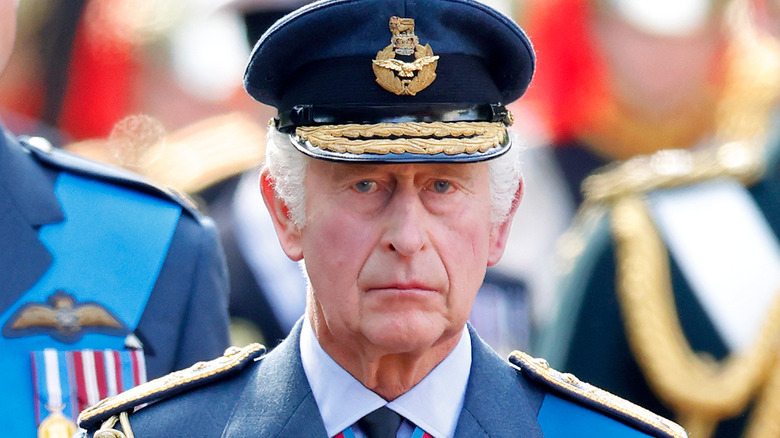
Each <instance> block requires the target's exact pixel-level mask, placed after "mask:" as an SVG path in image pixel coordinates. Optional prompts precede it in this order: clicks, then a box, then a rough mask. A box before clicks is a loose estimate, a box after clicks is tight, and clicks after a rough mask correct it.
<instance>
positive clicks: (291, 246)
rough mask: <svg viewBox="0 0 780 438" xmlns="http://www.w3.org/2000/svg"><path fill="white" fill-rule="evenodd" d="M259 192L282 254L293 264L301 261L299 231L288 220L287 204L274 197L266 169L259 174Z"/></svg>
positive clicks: (271, 180) (272, 185) (272, 184)
mask: <svg viewBox="0 0 780 438" xmlns="http://www.w3.org/2000/svg"><path fill="white" fill-rule="evenodd" d="M260 191H261V192H262V193H263V201H265V206H266V207H267V208H268V212H269V213H270V214H271V221H272V222H273V224H274V229H275V230H276V236H277V237H278V238H279V243H280V244H281V245H282V249H283V250H284V253H285V254H287V257H289V258H290V259H291V260H292V261H294V262H297V261H299V260H301V259H302V258H303V249H302V246H301V230H300V229H299V228H298V227H297V226H296V225H295V223H294V222H293V221H292V219H290V214H289V209H288V208H287V204H285V203H284V201H282V199H281V198H280V197H279V196H277V195H276V190H274V181H273V179H271V175H270V174H269V173H268V169H263V171H262V173H261V174H260Z"/></svg>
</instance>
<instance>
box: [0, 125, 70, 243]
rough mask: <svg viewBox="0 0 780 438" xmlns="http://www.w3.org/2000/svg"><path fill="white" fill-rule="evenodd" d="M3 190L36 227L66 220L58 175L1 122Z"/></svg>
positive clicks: (0, 153)
mask: <svg viewBox="0 0 780 438" xmlns="http://www.w3.org/2000/svg"><path fill="white" fill-rule="evenodd" d="M0 190H2V191H3V192H4V193H5V194H7V195H8V196H9V198H10V199H11V201H12V202H13V203H14V204H15V206H16V209H17V210H18V211H19V213H21V214H22V216H23V217H24V218H25V219H26V220H27V222H29V224H30V225H31V226H33V227H39V226H41V225H46V224H50V223H56V222H61V221H63V220H65V217H64V216H63V214H62V209H61V208H60V204H59V201H58V200H57V197H56V196H55V195H54V177H53V173H52V172H47V171H46V170H44V168H42V167H41V166H40V165H39V164H38V163H37V162H36V160H35V158H34V157H33V155H32V154H31V153H29V152H28V151H27V150H25V149H24V147H22V146H21V145H20V144H19V142H18V141H16V139H15V138H14V137H13V136H12V135H11V133H10V132H8V131H7V130H5V129H4V128H3V127H2V125H0Z"/></svg>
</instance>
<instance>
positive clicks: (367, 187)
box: [355, 180, 376, 193]
mask: <svg viewBox="0 0 780 438" xmlns="http://www.w3.org/2000/svg"><path fill="white" fill-rule="evenodd" d="M375 187H376V182H374V181H371V180H363V181H359V182H358V183H357V184H355V190H357V191H358V192H360V193H369V192H371V191H373V190H374V188H375Z"/></svg>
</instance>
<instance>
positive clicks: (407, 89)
mask: <svg viewBox="0 0 780 438" xmlns="http://www.w3.org/2000/svg"><path fill="white" fill-rule="evenodd" d="M390 32H391V33H392V34H393V36H392V38H391V39H390V41H391V43H390V45H388V46H387V47H385V48H384V49H382V50H380V51H379V53H377V54H376V59H374V60H373V63H372V64H373V65H372V68H373V69H374V75H375V76H376V81H377V83H378V84H379V85H381V86H382V88H384V89H385V90H387V91H390V92H391V93H394V94H397V95H399V96H401V95H407V96H414V95H415V94H417V93H419V92H420V91H422V90H424V89H425V88H427V87H428V86H429V85H431V84H432V83H433V81H434V80H435V79H436V66H437V64H438V61H439V57H438V56H434V54H433V49H431V46H430V44H426V45H425V46H423V45H420V40H419V38H418V37H417V35H415V34H414V19H412V18H401V17H391V18H390ZM396 55H401V56H412V55H414V58H415V59H414V61H412V62H405V61H403V60H400V59H396Z"/></svg>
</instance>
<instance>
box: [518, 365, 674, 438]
mask: <svg viewBox="0 0 780 438" xmlns="http://www.w3.org/2000/svg"><path fill="white" fill-rule="evenodd" d="M509 358H510V364H512V366H516V365H515V364H514V363H512V361H513V360H515V361H518V362H520V363H521V364H522V367H523V368H527V369H528V370H529V371H531V372H533V373H534V374H535V375H536V376H539V377H541V378H542V379H544V380H545V381H546V382H548V383H549V384H551V385H552V386H554V387H557V388H559V389H560V390H562V391H563V392H564V393H573V394H576V395H578V396H580V397H583V398H586V399H588V400H592V401H594V402H595V403H597V404H599V405H602V406H605V407H607V408H609V409H610V410H612V411H614V412H619V413H621V414H623V415H625V416H626V417H628V418H633V419H635V420H637V421H639V422H641V423H644V424H648V425H651V426H653V427H655V428H657V429H659V430H662V431H663V432H665V433H666V434H668V435H669V436H672V437H675V438H686V437H687V436H688V435H687V434H686V433H685V430H683V428H682V427H680V426H679V425H677V424H675V423H673V422H671V421H669V420H667V419H666V418H663V417H661V416H659V415H657V414H655V413H653V412H651V411H648V410H647V409H645V408H643V407H641V406H637V405H635V404H634V403H631V402H629V401H628V400H625V399H623V398H620V397H618V396H616V395H614V394H612V393H610V392H608V391H605V390H603V389H601V388H598V387H595V386H593V385H591V384H589V383H586V382H583V381H581V380H579V379H578V378H577V377H576V376H574V375H573V374H570V373H561V372H560V371H557V370H555V369H553V368H552V367H550V364H549V363H547V361H546V360H544V359H539V358H534V357H531V356H530V355H528V354H526V353H524V352H522V351H513V352H512V354H510V355H509ZM520 369H521V370H522V368H520Z"/></svg>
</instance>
